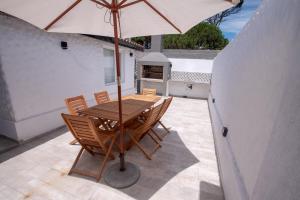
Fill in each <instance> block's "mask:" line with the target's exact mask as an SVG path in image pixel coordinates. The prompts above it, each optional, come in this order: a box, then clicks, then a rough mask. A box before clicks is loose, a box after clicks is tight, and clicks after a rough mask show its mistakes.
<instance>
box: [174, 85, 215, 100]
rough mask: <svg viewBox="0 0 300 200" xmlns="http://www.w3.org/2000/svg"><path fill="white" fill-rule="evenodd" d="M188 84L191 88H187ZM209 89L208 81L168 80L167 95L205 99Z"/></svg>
mask: <svg viewBox="0 0 300 200" xmlns="http://www.w3.org/2000/svg"><path fill="white" fill-rule="evenodd" d="M190 84H192V89H190V88H188V86H189V85H190ZM209 91H210V85H209V84H208V83H194V82H185V81H169V95H171V96H180V97H182V96H186V97H188V98H199V99H207V98H208V95H209Z"/></svg>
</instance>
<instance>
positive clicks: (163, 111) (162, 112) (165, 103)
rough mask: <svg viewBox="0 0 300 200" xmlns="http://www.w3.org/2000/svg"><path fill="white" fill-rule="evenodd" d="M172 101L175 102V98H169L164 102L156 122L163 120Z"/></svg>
mask: <svg viewBox="0 0 300 200" xmlns="http://www.w3.org/2000/svg"><path fill="white" fill-rule="evenodd" d="M172 100H173V97H170V98H167V99H165V100H164V102H163V106H162V108H161V110H160V113H159V114H158V116H157V118H156V121H159V120H160V119H161V118H162V116H163V115H164V114H165V113H166V111H167V110H168V108H169V106H170V104H171V102H172Z"/></svg>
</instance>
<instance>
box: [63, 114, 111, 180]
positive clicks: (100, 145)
mask: <svg viewBox="0 0 300 200" xmlns="http://www.w3.org/2000/svg"><path fill="white" fill-rule="evenodd" d="M61 115H62V117H63V119H64V121H65V123H66V125H67V126H68V128H69V130H70V131H71V133H72V134H73V136H74V137H75V138H76V139H77V141H78V142H79V143H80V145H81V149H80V151H79V153H78V155H77V157H76V159H75V161H74V164H73V165H72V168H71V169H70V171H69V174H72V173H77V174H80V175H84V176H90V177H94V178H96V180H97V181H98V182H99V180H100V178H101V175H102V172H103V170H104V167H105V165H106V162H107V160H108V158H109V157H111V158H112V159H114V155H113V154H112V153H111V151H112V147H113V145H114V143H115V140H116V136H115V132H114V131H105V132H104V130H101V129H99V126H98V124H97V122H96V120H95V119H93V118H88V117H86V116H78V115H67V114H61ZM108 142H110V145H109V147H108V148H106V144H107V143H108ZM83 150H86V151H87V152H89V153H90V154H92V155H95V153H99V154H101V153H102V154H103V155H104V156H105V157H104V160H103V161H101V163H102V164H101V165H100V168H99V170H98V171H97V172H96V173H94V172H91V171H90V170H81V169H77V168H76V165H77V163H78V161H79V159H80V157H81V155H82V153H83Z"/></svg>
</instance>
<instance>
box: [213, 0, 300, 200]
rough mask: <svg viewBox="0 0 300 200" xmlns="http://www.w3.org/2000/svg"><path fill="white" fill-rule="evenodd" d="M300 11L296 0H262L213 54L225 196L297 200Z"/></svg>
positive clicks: (215, 111)
mask: <svg viewBox="0 0 300 200" xmlns="http://www.w3.org/2000/svg"><path fill="white" fill-rule="evenodd" d="M299 10H300V2H299V1H298V0H287V1H277V0H264V1H262V5H261V7H260V8H259V10H258V11H257V13H256V14H255V16H254V17H253V18H252V20H251V21H250V22H249V23H248V24H247V25H246V27H245V28H244V30H243V31H242V32H241V34H240V35H239V36H238V37H237V38H236V39H235V40H234V41H233V42H231V43H230V44H229V45H228V46H227V47H226V48H225V49H224V50H223V51H222V52H221V53H219V55H218V56H217V57H216V59H215V62H214V67H213V79H212V89H211V98H215V101H216V102H215V104H213V103H212V101H211V100H212V99H210V101H209V103H210V110H211V116H212V121H213V129H214V136H215V139H216V148H217V154H218V159H219V164H220V172H221V179H222V185H223V188H224V192H225V196H226V199H229V200H234V199H237V200H240V199H251V200H252V199H255V200H262V199H263V200H282V199H289V200H291V199H295V200H296V199H300V171H299V169H300V134H299V133H300V78H299V77H300V67H299V63H300V57H299V52H300V42H299V41H300V34H299V33H300V20H299V19H300V13H299ZM223 126H226V127H228V128H229V133H228V136H227V137H226V138H224V137H222V135H221V132H222V131H221V129H222V127H223Z"/></svg>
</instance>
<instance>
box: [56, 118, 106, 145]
mask: <svg viewBox="0 0 300 200" xmlns="http://www.w3.org/2000/svg"><path fill="white" fill-rule="evenodd" d="M61 116H62V118H63V119H64V121H65V123H66V125H67V126H68V128H69V130H70V131H71V133H72V134H73V136H74V137H75V138H76V139H77V141H78V142H79V143H80V144H81V145H82V146H83V147H85V148H86V147H87V146H88V147H89V146H95V145H96V146H101V147H103V143H102V141H101V139H100V136H99V134H97V131H96V125H95V123H94V121H93V120H92V119H90V118H88V117H86V116H78V115H68V114H64V113H62V114H61Z"/></svg>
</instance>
